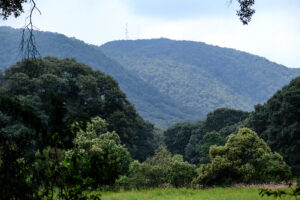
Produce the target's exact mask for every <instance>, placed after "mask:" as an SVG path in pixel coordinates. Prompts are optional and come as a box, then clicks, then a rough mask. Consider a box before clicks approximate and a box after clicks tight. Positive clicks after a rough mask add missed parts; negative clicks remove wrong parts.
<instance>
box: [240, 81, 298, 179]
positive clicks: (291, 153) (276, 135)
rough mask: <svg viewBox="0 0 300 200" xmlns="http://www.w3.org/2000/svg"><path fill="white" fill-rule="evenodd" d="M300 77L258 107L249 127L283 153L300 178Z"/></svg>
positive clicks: (249, 121) (248, 122) (274, 149)
mask: <svg viewBox="0 0 300 200" xmlns="http://www.w3.org/2000/svg"><path fill="white" fill-rule="evenodd" d="M299 107H300V77H298V78H295V79H293V80H292V81H291V82H290V84H288V85H287V86H285V87H283V88H282V90H279V91H277V92H276V93H275V94H274V95H273V96H272V97H271V98H270V99H269V100H268V101H267V102H266V103H265V104H263V105H261V104H258V105H256V106H255V111H254V112H253V113H251V115H250V117H249V119H248V120H247V125H246V126H247V127H250V128H251V129H253V130H255V131H256V132H257V133H258V134H259V135H260V137H262V138H263V139H264V140H265V141H266V142H267V143H268V145H269V146H270V147H271V149H272V150H273V151H276V152H278V153H280V154H281V155H282V156H283V158H284V159H285V161H286V162H287V163H288V164H289V165H291V167H292V170H293V173H294V174H295V175H297V176H298V177H299V176H300V157H299V155H300V123H299V119H300V110H299Z"/></svg>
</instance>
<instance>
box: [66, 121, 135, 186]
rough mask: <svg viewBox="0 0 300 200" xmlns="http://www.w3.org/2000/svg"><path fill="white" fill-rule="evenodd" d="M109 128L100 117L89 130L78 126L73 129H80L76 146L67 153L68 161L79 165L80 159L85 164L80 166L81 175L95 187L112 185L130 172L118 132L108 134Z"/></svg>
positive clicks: (126, 152) (91, 123)
mask: <svg viewBox="0 0 300 200" xmlns="http://www.w3.org/2000/svg"><path fill="white" fill-rule="evenodd" d="M74 126H76V125H74ZM106 127H107V124H106V122H105V121H104V120H103V119H101V118H99V117H96V118H93V119H92V120H91V122H90V123H87V127H86V131H84V130H82V129H80V128H79V126H78V125H77V128H76V127H73V128H74V129H79V130H77V132H76V137H75V139H74V141H73V143H74V147H73V148H72V149H71V150H69V151H67V152H66V161H67V162H73V161H75V162H76V160H77V159H78V158H80V159H79V163H84V164H81V166H82V167H77V170H79V171H80V174H79V176H81V177H88V178H89V179H91V180H93V184H92V185H93V187H94V188H96V187H97V186H101V185H112V184H113V183H114V182H115V180H116V179H117V178H118V177H119V176H120V175H123V174H125V173H127V171H128V168H129V163H130V161H131V157H130V154H129V152H128V151H127V149H126V148H125V147H124V146H122V145H121V141H120V137H119V136H118V135H117V134H116V133H115V132H106ZM82 158H84V160H82ZM85 162H86V163H85Z"/></svg>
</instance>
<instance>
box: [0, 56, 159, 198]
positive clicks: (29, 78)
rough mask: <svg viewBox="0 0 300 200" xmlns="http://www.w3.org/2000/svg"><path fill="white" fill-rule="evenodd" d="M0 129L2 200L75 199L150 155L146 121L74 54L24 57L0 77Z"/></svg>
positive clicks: (114, 87) (107, 80)
mask: <svg viewBox="0 0 300 200" xmlns="http://www.w3.org/2000/svg"><path fill="white" fill-rule="evenodd" d="M104 120H105V121H104ZM0 127H1V129H0V172H1V173H0V183H1V185H3V187H1V189H0V191H1V196H2V197H7V198H6V199H31V198H40V197H41V196H45V195H46V196H47V198H50V199H51V198H52V197H53V195H55V194H54V193H55V192H54V191H56V188H59V191H60V192H59V196H60V197H61V198H65V199H72V198H73V196H74V199H76V198H77V197H78V198H79V196H82V195H83V193H82V191H83V190H84V189H87V188H88V187H97V186H99V185H103V184H112V183H113V182H114V180H115V179H116V177H118V176H119V175H120V174H123V173H124V172H126V171H127V169H128V167H129V163H130V160H131V159H132V158H134V159H137V160H140V161H143V160H145V159H146V157H148V156H150V155H152V154H153V153H154V145H153V140H154V136H153V130H154V128H153V125H152V124H150V123H149V122H146V121H144V120H143V119H142V118H141V117H140V116H139V115H138V114H137V113H136V111H135V109H134V106H133V105H132V104H131V103H130V102H129V101H128V100H127V99H126V96H125V94H124V93H123V92H121V90H120V89H119V87H118V84H117V82H116V81H115V80H113V79H112V78H111V77H110V76H108V75H105V74H104V73H102V72H100V71H93V70H92V69H91V68H90V67H88V66H87V65H85V64H82V63H77V62H76V61H75V60H74V59H63V60H59V59H57V58H53V57H47V58H45V59H29V60H24V61H22V62H19V63H17V64H15V65H14V66H12V67H10V68H8V69H7V70H6V71H5V74H1V76H0ZM77 189H78V190H77ZM16 191H17V192H16ZM2 194H3V195H2ZM75 196H76V198H75ZM82 198H84V197H82Z"/></svg>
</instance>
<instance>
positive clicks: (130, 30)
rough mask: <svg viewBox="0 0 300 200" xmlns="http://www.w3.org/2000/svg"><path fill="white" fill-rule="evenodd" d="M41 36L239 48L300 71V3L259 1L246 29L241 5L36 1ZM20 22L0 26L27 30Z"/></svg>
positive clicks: (195, 0) (188, 0) (170, 0)
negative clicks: (158, 40)
mask: <svg viewBox="0 0 300 200" xmlns="http://www.w3.org/2000/svg"><path fill="white" fill-rule="evenodd" d="M36 4H37V6H38V8H39V9H40V10H41V13H42V14H41V15H40V14H39V13H38V12H35V14H34V17H33V23H34V25H35V26H36V27H37V28H38V30H42V31H51V32H57V33H62V34H64V35H67V36H68V37H75V38H77V39H80V40H83V41H84V42H86V43H89V44H94V45H102V44H104V43H106V42H109V41H113V40H124V39H151V38H161V37H163V38H169V39H174V40H192V41H200V42H205V43H207V44H212V45H217V46H221V47H228V48H234V49H238V50H242V51H246V52H249V53H252V54H255V55H259V56H262V57H266V58H267V59H269V60H271V61H273V62H276V63H279V64H283V65H285V66H287V67H293V68H296V67H297V68H300V0H256V3H255V6H254V9H255V10H256V13H255V14H254V16H253V19H252V21H251V22H250V24H249V25H247V26H244V25H243V24H242V22H240V21H239V18H238V16H236V10H237V9H238V4H237V2H236V0H232V3H230V0H36ZM28 11H29V4H28V6H26V8H25V13H24V14H23V15H22V16H21V17H19V18H17V19H16V18H14V17H10V18H9V19H8V20H7V21H3V20H0V25H2V26H3V25H5V26H12V27H15V28H22V27H23V26H24V24H25V18H26V16H28Z"/></svg>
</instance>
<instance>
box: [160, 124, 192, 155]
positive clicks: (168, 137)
mask: <svg viewBox="0 0 300 200" xmlns="http://www.w3.org/2000/svg"><path fill="white" fill-rule="evenodd" d="M195 128H196V127H195V125H194V124H192V123H187V122H185V123H178V124H175V125H173V126H171V127H169V128H168V129H167V130H166V131H165V132H164V142H165V144H166V146H167V148H168V150H169V151H170V152H171V153H173V154H181V155H184V149H185V147H186V145H187V144H188V142H189V140H190V137H191V135H192V132H193V130H194V129H195Z"/></svg>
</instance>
